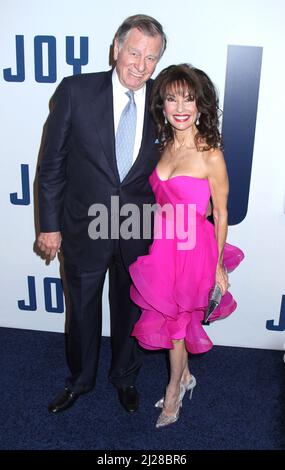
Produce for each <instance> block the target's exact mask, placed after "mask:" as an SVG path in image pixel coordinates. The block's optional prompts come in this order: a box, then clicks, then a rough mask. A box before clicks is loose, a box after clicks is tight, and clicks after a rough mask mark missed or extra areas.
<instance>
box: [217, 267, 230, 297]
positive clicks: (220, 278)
mask: <svg viewBox="0 0 285 470" xmlns="http://www.w3.org/2000/svg"><path fill="white" fill-rule="evenodd" d="M216 284H218V285H219V286H220V288H221V291H222V295H224V294H225V293H226V292H227V290H228V288H229V278H228V273H227V271H226V270H225V268H224V267H223V266H222V265H220V264H218V266H217V269H216Z"/></svg>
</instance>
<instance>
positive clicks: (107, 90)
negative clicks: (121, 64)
mask: <svg viewBox="0 0 285 470" xmlns="http://www.w3.org/2000/svg"><path fill="white" fill-rule="evenodd" d="M94 108H95V109H94V116H95V124H96V131H97V133H98V135H99V137H100V140H101V143H102V147H103V150H104V153H105V155H106V158H107V160H108V162H109V165H110V167H111V169H112V171H113V173H114V175H115V176H116V179H119V175H118V170H117V163H116V155H115V131H114V110H113V88H112V70H111V71H110V72H107V74H106V80H105V81H104V83H103V85H102V87H101V89H100V91H99V93H96V96H95V100H94Z"/></svg>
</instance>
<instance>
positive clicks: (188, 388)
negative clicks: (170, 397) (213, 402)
mask: <svg viewBox="0 0 285 470" xmlns="http://www.w3.org/2000/svg"><path fill="white" fill-rule="evenodd" d="M196 384H197V382H196V379H195V377H194V375H191V378H190V380H189V383H188V384H187V385H184V384H183V383H182V382H181V384H180V396H179V400H180V401H181V402H182V400H183V397H184V395H185V393H186V392H189V391H190V394H189V399H190V400H192V394H193V389H194V387H196ZM163 403H164V397H163V398H161V399H160V400H158V401H157V402H156V403H155V405H154V406H155V407H156V408H163ZM177 419H178V418H177Z"/></svg>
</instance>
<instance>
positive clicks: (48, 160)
mask: <svg viewBox="0 0 285 470" xmlns="http://www.w3.org/2000/svg"><path fill="white" fill-rule="evenodd" d="M165 47H166V37H165V34H164V32H163V29H162V26H161V25H160V23H158V21H156V20H155V19H154V18H151V17H149V16H146V15H135V16H131V17H129V18H127V19H126V20H125V21H124V22H123V23H122V25H121V26H120V27H119V29H118V31H117V33H116V35H115V40H114V59H115V61H116V66H115V68H114V69H113V70H110V71H108V72H101V73H91V74H83V75H77V76H72V77H68V78H64V79H63V81H62V82H61V83H60V85H59V87H58V88H57V90H56V92H55V94H54V97H53V103H52V108H51V112H50V115H49V118H48V121H47V132H46V136H45V142H44V149H43V158H42V162H41V166H40V171H39V207H40V227H41V233H40V234H39V237H38V246H39V248H40V249H41V250H42V251H43V252H44V253H45V255H46V256H49V257H50V258H51V259H53V258H54V257H55V256H56V254H57V252H58V250H59V248H60V247H61V246H62V251H63V254H64V269H65V275H66V279H67V285H68V293H69V298H70V305H71V311H70V316H69V318H68V322H67V348H66V350H67V362H68V365H69V368H70V371H71V376H70V377H69V378H68V379H67V380H66V386H65V389H64V391H63V392H62V393H61V394H60V395H58V396H57V398H56V399H55V400H54V401H53V402H52V403H51V404H50V405H49V411H50V412H52V413H57V412H60V411H64V410H65V409H67V408H69V407H70V406H72V405H73V404H74V402H75V401H76V400H77V398H78V397H79V396H80V395H81V394H83V393H86V392H88V391H90V390H91V389H92V388H93V387H94V383H95V379H96V372H97V365H98V357H99V346H100V339H101V325H102V290H103V284H104V279H105V275H106V272H107V270H108V269H109V282H110V291H109V297H110V315H111V344H112V362H111V367H110V372H109V379H110V381H111V382H112V383H113V384H114V385H115V387H116V388H117V389H118V395H119V400H120V402H121V404H122V405H123V406H124V408H125V409H126V410H127V411H130V412H132V411H136V410H137V408H138V393H137V390H136V388H135V385H134V384H135V379H136V376H137V373H138V371H139V368H140V366H141V352H140V350H139V349H138V347H137V344H136V342H135V340H134V338H132V337H130V333H131V331H132V328H133V325H134V323H135V322H136V321H137V320H138V316H139V311H138V309H137V307H136V306H135V305H134V304H133V303H132V302H131V300H130V297H129V290H130V283H131V280H130V276H129V273H128V266H129V265H130V264H131V263H132V262H133V261H134V260H135V259H136V258H137V257H138V256H140V255H144V254H146V253H147V251H148V245H149V243H150V240H149V239H144V238H143V234H142V233H141V232H140V236H139V237H134V238H129V239H126V238H128V237H125V238H124V237H123V236H122V234H121V233H120V231H119V234H118V235H116V234H115V235H114V233H113V232H112V233H110V226H111V222H112V220H113V218H114V217H113V216H112V214H111V207H112V206H111V204H112V199H113V197H114V196H116V201H118V210H117V214H116V215H117V217H118V218H119V222H120V223H122V222H123V220H124V216H123V215H119V213H120V208H121V207H122V206H123V205H124V204H126V203H132V204H136V206H137V207H138V208H139V209H140V213H141V221H142V219H143V217H142V210H141V209H142V207H143V204H152V203H154V197H153V193H152V191H151V188H150V185H149V182H148V177H149V175H150V174H151V172H152V171H153V169H154V167H155V165H156V163H157V161H158V157H159V155H158V149H157V144H156V142H155V141H156V138H155V137H156V133H155V127H154V124H153V122H152V119H151V116H150V114H149V109H148V103H149V97H150V91H151V87H152V81H151V80H150V77H151V75H152V74H153V72H154V70H155V67H156V65H157V63H158V61H159V59H160V57H161V56H162V54H163V52H164V50H165ZM94 204H101V205H104V206H105V207H106V208H107V212H108V222H109V224H108V234H107V236H104V237H97V236H96V233H95V234H94V233H93V234H92V230H90V227H91V225H90V222H91V220H92V219H91V218H90V215H89V214H92V210H91V209H90V208H92V206H93V207H94ZM93 215H95V214H93ZM140 229H142V227H140Z"/></svg>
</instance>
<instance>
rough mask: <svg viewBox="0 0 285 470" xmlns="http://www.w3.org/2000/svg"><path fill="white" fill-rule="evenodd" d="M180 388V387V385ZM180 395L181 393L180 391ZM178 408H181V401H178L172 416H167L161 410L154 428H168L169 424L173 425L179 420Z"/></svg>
mask: <svg viewBox="0 0 285 470" xmlns="http://www.w3.org/2000/svg"><path fill="white" fill-rule="evenodd" d="M180 387H181V385H180ZM180 393H181V391H180ZM180 408H182V401H181V400H179V403H178V408H177V410H176V412H175V413H174V414H173V415H167V414H166V413H165V412H164V411H163V410H162V412H161V413H160V415H159V417H158V418H157V421H156V425H155V427H156V428H162V427H163V426H168V425H169V424H172V423H175V422H176V421H177V420H178V418H179V413H180Z"/></svg>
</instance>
